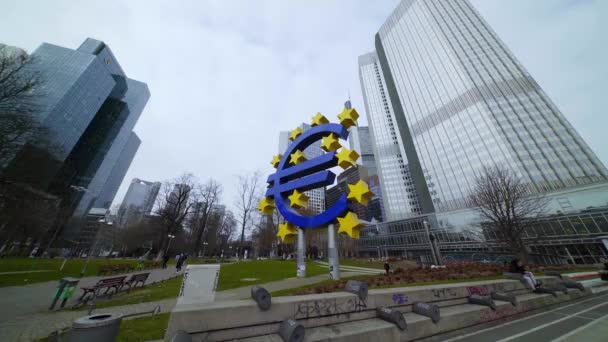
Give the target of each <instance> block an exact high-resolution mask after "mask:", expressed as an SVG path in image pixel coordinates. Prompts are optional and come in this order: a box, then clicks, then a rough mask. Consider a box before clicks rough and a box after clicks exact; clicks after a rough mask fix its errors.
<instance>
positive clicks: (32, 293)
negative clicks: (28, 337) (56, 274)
mask: <svg viewBox="0 0 608 342" xmlns="http://www.w3.org/2000/svg"><path fill="white" fill-rule="evenodd" d="M142 272H148V271H139V272H132V273H126V274H125V275H131V274H134V273H142ZM150 272H151V274H150V276H149V277H148V280H147V281H146V284H152V283H154V282H158V281H162V280H166V279H169V278H172V277H174V276H175V275H176V274H175V268H173V267H170V268H167V269H155V270H150ZM108 277H109V276H101V277H86V278H82V279H81V280H80V283H79V284H78V291H75V292H74V295H73V296H72V298H71V299H70V300H69V301H68V303H66V306H68V305H71V304H72V305H73V304H74V303H76V300H77V299H78V297H79V296H80V293H81V290H80V287H84V286H91V285H94V284H95V283H97V281H99V279H102V278H108ZM56 287H57V281H49V282H44V283H36V284H30V285H23V286H8V287H0V322H4V321H6V320H10V319H12V318H14V317H22V316H27V315H32V314H35V313H39V312H46V311H48V308H49V306H50V305H51V301H52V296H53V293H54V292H55V289H56Z"/></svg>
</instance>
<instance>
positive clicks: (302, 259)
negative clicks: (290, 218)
mask: <svg viewBox="0 0 608 342" xmlns="http://www.w3.org/2000/svg"><path fill="white" fill-rule="evenodd" d="M296 274H297V276H298V278H304V277H306V239H305V237H304V229H302V228H298V270H297V272H296Z"/></svg>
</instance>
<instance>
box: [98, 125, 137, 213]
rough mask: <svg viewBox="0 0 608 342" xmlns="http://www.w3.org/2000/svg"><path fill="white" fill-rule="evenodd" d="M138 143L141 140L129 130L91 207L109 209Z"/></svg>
mask: <svg viewBox="0 0 608 342" xmlns="http://www.w3.org/2000/svg"><path fill="white" fill-rule="evenodd" d="M139 145H141V140H140V139H139V137H138V136H137V134H135V133H134V132H131V135H130V136H129V140H128V141H127V143H126V145H125V147H124V148H123V149H122V151H121V152H120V156H119V157H118V160H117V161H116V163H115V164H114V167H113V168H112V171H111V172H110V175H109V177H108V179H107V180H106V182H105V184H104V185H103V186H102V187H101V189H102V190H101V192H100V193H99V195H98V196H97V198H96V199H95V203H94V204H93V207H95V208H107V209H109V208H110V206H111V205H112V202H113V201H114V198H115V197H116V193H117V192H118V188H119V187H120V185H121V184H122V182H123V180H124V178H125V175H126V174H127V171H128V170H129V167H130V166H131V162H132V161H133V158H135V154H136V153H137V150H138V149H139Z"/></svg>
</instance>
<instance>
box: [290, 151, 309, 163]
mask: <svg viewBox="0 0 608 342" xmlns="http://www.w3.org/2000/svg"><path fill="white" fill-rule="evenodd" d="M289 158H290V159H289V162H290V163H292V164H293V165H297V164H300V163H301V162H304V161H306V155H305V154H304V152H302V151H300V150H296V151H295V152H294V153H292V154H291V155H290V156H289Z"/></svg>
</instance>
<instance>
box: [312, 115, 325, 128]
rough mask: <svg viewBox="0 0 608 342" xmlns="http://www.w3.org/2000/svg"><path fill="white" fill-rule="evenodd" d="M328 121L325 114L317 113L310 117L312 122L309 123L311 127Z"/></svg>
mask: <svg viewBox="0 0 608 342" xmlns="http://www.w3.org/2000/svg"><path fill="white" fill-rule="evenodd" d="M327 123H329V120H327V118H326V117H325V115H323V114H321V113H317V115H315V116H313V117H312V123H311V124H310V125H311V126H312V127H315V126H319V125H324V124H327Z"/></svg>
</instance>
